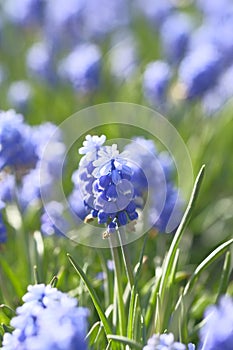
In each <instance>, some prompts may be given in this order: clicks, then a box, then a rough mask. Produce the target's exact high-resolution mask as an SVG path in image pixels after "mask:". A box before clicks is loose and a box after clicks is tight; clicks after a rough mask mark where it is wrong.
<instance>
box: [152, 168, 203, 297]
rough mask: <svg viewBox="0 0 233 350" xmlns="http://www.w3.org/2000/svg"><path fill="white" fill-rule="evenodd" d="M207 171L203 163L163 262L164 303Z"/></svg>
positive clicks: (161, 292)
mask: <svg viewBox="0 0 233 350" xmlns="http://www.w3.org/2000/svg"><path fill="white" fill-rule="evenodd" d="M204 173H205V165H203V166H202V167H201V170H200V171H199V173H198V175H197V178H196V181H195V184H194V187H193V191H192V194H191V197H190V200H189V203H188V206H187V208H186V210H185V213H184V216H183V218H182V220H181V222H180V225H179V227H178V229H177V231H176V233H175V236H174V238H173V240H172V243H171V246H170V248H169V250H168V253H167V255H166V257H165V259H164V263H163V267H162V276H161V280H160V284H159V295H160V300H161V303H163V297H164V293H165V289H166V286H167V283H168V280H169V276H170V272H171V270H172V266H173V263H174V260H175V256H176V251H177V249H178V246H179V243H180V240H181V237H182V234H183V232H184V230H185V228H186V226H187V224H188V222H189V220H190V218H191V214H192V210H193V207H194V205H195V203H196V200H197V197H198V194H199V190H200V186H201V183H202V180H203V176H204Z"/></svg>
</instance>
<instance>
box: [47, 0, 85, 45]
mask: <svg viewBox="0 0 233 350" xmlns="http://www.w3.org/2000/svg"><path fill="white" fill-rule="evenodd" d="M84 5H85V1H84V0H67V1H63V0H48V1H46V6H45V31H46V37H47V40H48V41H49V42H50V43H51V44H52V46H53V48H54V50H55V51H56V50H58V49H62V48H63V47H64V46H65V47H67V46H68V47H69V46H71V45H72V44H73V43H74V42H77V39H79V38H80V34H81V29H82V26H83V20H82V14H83V8H84Z"/></svg>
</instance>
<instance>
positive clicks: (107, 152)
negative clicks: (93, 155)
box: [93, 144, 127, 178]
mask: <svg viewBox="0 0 233 350" xmlns="http://www.w3.org/2000/svg"><path fill="white" fill-rule="evenodd" d="M124 157H125V155H121V154H119V151H118V149H117V145H116V144H114V145H112V146H105V147H103V148H102V149H100V150H99V151H98V158H97V159H96V160H95V161H94V162H93V165H94V167H95V169H94V171H93V176H94V177H96V178H100V177H101V176H104V175H107V174H108V173H109V172H110V171H111V169H112V166H114V167H115V168H119V167H122V165H124V164H126V162H127V160H126V159H125V158H124Z"/></svg>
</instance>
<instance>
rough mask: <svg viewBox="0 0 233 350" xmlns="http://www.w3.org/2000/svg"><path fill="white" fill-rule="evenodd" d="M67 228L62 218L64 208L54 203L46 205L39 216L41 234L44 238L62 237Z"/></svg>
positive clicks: (66, 222)
mask: <svg viewBox="0 0 233 350" xmlns="http://www.w3.org/2000/svg"><path fill="white" fill-rule="evenodd" d="M68 228H69V224H68V221H67V220H66V219H65V218H64V206H63V205H62V204H61V203H59V202H56V201H52V202H50V203H48V204H47V205H46V208H45V211H44V213H43V214H42V216H41V232H42V233H43V234H44V235H45V236H52V235H56V236H64V235H65V234H66V232H67V230H68Z"/></svg>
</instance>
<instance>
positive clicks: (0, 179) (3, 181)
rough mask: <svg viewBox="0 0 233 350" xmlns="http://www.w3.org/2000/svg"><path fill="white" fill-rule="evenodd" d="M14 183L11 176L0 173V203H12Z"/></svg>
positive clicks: (13, 177)
mask: <svg viewBox="0 0 233 350" xmlns="http://www.w3.org/2000/svg"><path fill="white" fill-rule="evenodd" d="M15 188H16V181H15V176H14V175H13V174H9V173H7V172H4V171H2V172H1V173H0V201H3V202H4V203H9V202H12V201H13V200H14V199H15V196H16V193H15Z"/></svg>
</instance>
